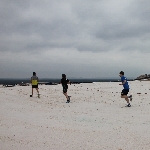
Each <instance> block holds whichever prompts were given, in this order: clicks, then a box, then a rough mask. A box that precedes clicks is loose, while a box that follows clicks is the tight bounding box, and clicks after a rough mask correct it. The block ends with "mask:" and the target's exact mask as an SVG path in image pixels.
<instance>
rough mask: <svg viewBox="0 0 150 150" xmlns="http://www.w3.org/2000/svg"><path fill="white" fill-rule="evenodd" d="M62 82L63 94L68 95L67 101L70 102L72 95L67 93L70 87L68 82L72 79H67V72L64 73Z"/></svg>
mask: <svg viewBox="0 0 150 150" xmlns="http://www.w3.org/2000/svg"><path fill="white" fill-rule="evenodd" d="M61 84H62V87H63V94H64V95H65V96H66V99H67V102H66V103H69V102H70V96H68V94H67V89H68V85H67V84H70V81H69V80H68V79H66V75H65V74H62V79H61Z"/></svg>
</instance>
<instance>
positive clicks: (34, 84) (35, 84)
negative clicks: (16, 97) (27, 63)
mask: <svg viewBox="0 0 150 150" xmlns="http://www.w3.org/2000/svg"><path fill="white" fill-rule="evenodd" d="M30 82H31V84H32V95H30V97H32V96H33V89H36V91H37V93H38V97H39V96H40V94H39V90H38V82H39V78H38V77H37V76H36V72H33V76H32V77H31V81H30Z"/></svg>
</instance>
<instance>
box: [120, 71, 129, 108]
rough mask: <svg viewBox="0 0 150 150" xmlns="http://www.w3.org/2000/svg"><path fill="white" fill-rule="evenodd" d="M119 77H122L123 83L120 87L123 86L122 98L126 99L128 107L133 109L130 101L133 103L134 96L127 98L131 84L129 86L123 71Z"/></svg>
mask: <svg viewBox="0 0 150 150" xmlns="http://www.w3.org/2000/svg"><path fill="white" fill-rule="evenodd" d="M119 76H120V77H121V82H122V83H121V84H119V85H123V90H122V92H121V98H124V99H125V100H126V101H127V107H131V104H130V102H129V99H130V101H132V95H130V96H127V95H128V92H129V84H128V81H127V78H126V77H125V76H124V72H123V71H121V72H120V73H119Z"/></svg>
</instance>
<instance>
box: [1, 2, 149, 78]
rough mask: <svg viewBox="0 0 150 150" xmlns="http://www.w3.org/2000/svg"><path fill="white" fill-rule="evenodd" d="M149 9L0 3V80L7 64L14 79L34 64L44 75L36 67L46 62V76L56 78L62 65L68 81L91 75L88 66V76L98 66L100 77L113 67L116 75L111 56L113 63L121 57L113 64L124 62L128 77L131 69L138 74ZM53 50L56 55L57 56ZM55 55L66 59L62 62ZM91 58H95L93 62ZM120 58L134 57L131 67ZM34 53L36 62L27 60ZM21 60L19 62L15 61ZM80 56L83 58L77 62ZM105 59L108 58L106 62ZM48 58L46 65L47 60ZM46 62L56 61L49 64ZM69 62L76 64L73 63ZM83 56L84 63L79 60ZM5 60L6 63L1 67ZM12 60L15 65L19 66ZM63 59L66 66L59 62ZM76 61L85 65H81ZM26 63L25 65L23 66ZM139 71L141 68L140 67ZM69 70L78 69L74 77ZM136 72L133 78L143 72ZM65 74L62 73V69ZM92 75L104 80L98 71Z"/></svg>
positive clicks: (127, 5)
mask: <svg viewBox="0 0 150 150" xmlns="http://www.w3.org/2000/svg"><path fill="white" fill-rule="evenodd" d="M149 6H150V1H147V0H143V1H141V0H129V1H120V0H117V1H114V0H110V1H109V2H106V1H104V0H94V1H93V0H89V1H85V0H83V1H79V0H77V1H72V0H66V1H61V0H58V1H55V0H50V1H47V0H43V1H40V0H31V1H20V0H14V1H10V0H1V2H0V8H1V9H0V14H1V22H0V25H1V29H0V32H1V34H0V54H1V55H0V62H1V64H2V66H1V67H0V69H1V70H3V73H0V77H3V76H4V74H6V73H7V72H9V69H8V68H12V65H13V68H14V69H13V70H15V72H17V70H18V69H19V70H20V71H19V75H20V76H22V75H21V74H24V75H25V74H26V75H27V74H28V72H26V71H24V70H23V69H22V68H26V70H29V71H32V70H33V68H34V66H35V65H36V64H37V65H38V66H40V67H39V68H37V70H38V71H39V72H40V71H41V72H47V71H46V69H43V67H42V66H47V67H48V63H50V64H53V65H52V66H51V68H53V69H52V72H53V73H52V74H51V76H54V74H59V73H60V72H61V71H62V68H64V67H63V66H65V65H67V66H68V68H69V70H70V74H71V76H74V74H79V76H84V75H85V76H92V74H91V73H90V72H89V69H88V68H89V66H90V68H91V71H92V72H94V71H95V72H97V71H96V70H97V69H98V68H99V66H100V67H101V68H103V72H107V71H108V69H107V68H109V70H110V68H112V67H113V68H116V70H115V71H114V72H117V69H118V70H119V69H121V68H120V67H119V66H118V60H117V59H114V57H117V58H118V57H121V56H122V55H124V56H125V57H126V58H124V57H123V59H122V60H120V59H119V61H120V62H119V63H120V64H123V63H124V62H125V64H128V62H130V67H129V69H127V70H128V71H130V72H132V71H131V70H132V68H131V66H132V67H135V68H137V69H138V67H137V66H141V63H142V62H143V60H145V58H147V55H149V53H150V50H149V48H150V44H149V39H150V28H149V26H150V21H149V20H150V16H149V13H150V9H149ZM54 50H55V51H57V52H58V53H57V55H56V54H55V53H54ZM69 51H70V53H69ZM76 51H77V52H76ZM112 52H113V53H114V54H113V53H112ZM61 53H65V54H66V55H65V58H64V59H62V55H61ZM68 53H69V54H68ZM89 53H90V55H89ZM95 53H97V56H99V57H96V55H95ZM105 53H107V55H105ZM126 53H129V54H134V55H131V56H133V57H139V59H138V60H137V59H135V60H137V63H135V62H134V60H131V59H132V58H131V56H128V55H127V54H126ZM35 54H36V59H34V61H33V60H32V59H33V58H32V57H30V56H33V57H34V55H35ZM46 54H47V55H46ZM54 54H55V55H54ZM120 54H122V55H120ZM141 54H145V55H144V56H145V58H144V56H143V55H142V56H143V57H140V56H141ZM10 55H11V56H10ZM22 55H23V58H22V59H20V57H22ZM76 55H77V56H76ZM80 55H81V56H82V57H83V58H80ZM104 55H105V59H104V60H103V61H101V62H100V63H101V64H99V61H97V60H98V59H101V56H104ZM110 55H111V57H113V59H112V60H111V58H110V57H109V56H110ZM48 56H49V61H47V60H48V58H47V57H48ZM93 56H95V58H94V59H92V62H91V58H90V57H93ZM52 57H57V58H58V59H56V60H55V59H54V60H53V58H52ZM63 57H64V56H63ZM74 57H75V58H76V60H77V61H75V60H74ZM86 57H88V59H85V60H84V58H86ZM7 58H11V59H9V60H7V61H8V62H7V63H6V62H5V60H6V59H7ZM79 58H80V59H79ZM18 59H19V60H20V61H21V63H20V64H19V62H18V61H17V60H18ZM78 59H79V60H78ZM60 60H61V63H60ZM66 60H67V62H68V63H69V64H68V63H66V62H65V61H66ZM82 60H84V62H85V64H83V65H82ZM88 60H89V61H88ZM106 60H107V61H108V66H107V68H106V69H105V68H104V67H103V66H105V63H106ZM94 61H95V62H97V63H94ZM112 61H113V62H112ZM27 62H29V63H30V66H29V65H27ZM77 62H80V63H77ZM147 63H150V62H149V61H148V62H147ZM8 64H9V65H8ZM16 64H17V65H16ZM132 64H133V65H132ZM112 65H113V66H112ZM136 65H137V66H136ZM15 66H17V67H16V68H15ZM75 66H76V67H75ZM109 66H111V67H109ZM115 66H118V68H117V67H115ZM141 67H142V68H145V66H144V65H143V66H141ZM4 68H6V69H4ZM40 68H41V69H40ZM73 68H76V69H77V68H80V69H79V70H80V71H79V72H76V71H74V69H73ZM83 68H84V69H83ZM123 68H126V66H123ZM146 69H147V68H145V71H146ZM59 70H61V71H59ZM77 70H78V69H77ZM105 70H106V71H105ZM138 70H139V71H137V74H138V73H140V72H142V71H141V70H143V69H141V68H139V69H138ZM65 71H66V72H68V69H65ZM25 72H26V73H25ZM112 72H113V71H112ZM68 73H69V72H68ZM80 74H81V75H80ZM87 74H88V75H87ZM98 74H100V76H104V74H103V73H101V72H99V71H98ZM19 75H18V76H19ZM133 75H134V73H131V75H130V76H133ZM42 76H44V74H42ZM97 76H98V75H97Z"/></svg>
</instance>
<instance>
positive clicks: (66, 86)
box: [63, 85, 68, 93]
mask: <svg viewBox="0 0 150 150" xmlns="http://www.w3.org/2000/svg"><path fill="white" fill-rule="evenodd" d="M67 89H68V85H63V93H67Z"/></svg>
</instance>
